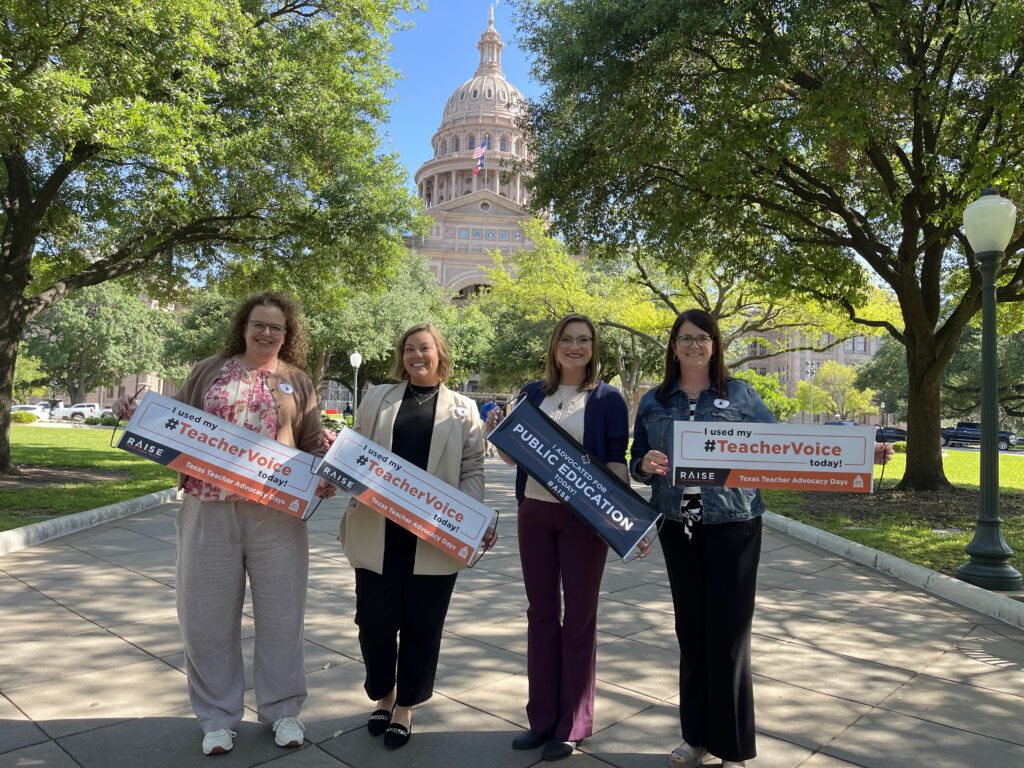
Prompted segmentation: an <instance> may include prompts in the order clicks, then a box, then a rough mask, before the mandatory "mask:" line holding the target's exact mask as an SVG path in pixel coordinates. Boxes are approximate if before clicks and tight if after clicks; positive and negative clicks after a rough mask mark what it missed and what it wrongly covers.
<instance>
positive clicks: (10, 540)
mask: <svg viewBox="0 0 1024 768" xmlns="http://www.w3.org/2000/svg"><path fill="white" fill-rule="evenodd" d="M177 498H178V489H177V488H168V489H167V490H164V491H156V492H155V493H149V494H146V495H145V496H138V497H137V498H134V499H128V500H127V501H119V502H116V503H114V504H108V505H107V506H105V507H97V508H96V509H87V510H86V511H84V512H76V513H75V514H73V515H65V516H64V517H55V518H53V519H52V520H41V521H40V522H38V523H32V524H31V525H26V526H23V527H21V528H15V529H14V530H12V531H3V532H2V533H0V555H6V554H8V553H10V552H17V551H18V550H19V549H25V548H26V547H32V546H35V545H36V544H42V543H43V542H44V541H49V540H50V539H56V538H57V537H59V536H67V535H68V534H69V533H75V532H77V531H82V530H85V529H86V528H92V527H93V526H94V525H99V524H100V523H106V522H109V521H111V520H118V519H120V518H122V517H128V516H129V515H134V514H135V513H137V512H142V511H144V510H147V509H151V508H153V507H158V506H160V505H161V504H166V503H167V502H169V501H174V500H175V499H177Z"/></svg>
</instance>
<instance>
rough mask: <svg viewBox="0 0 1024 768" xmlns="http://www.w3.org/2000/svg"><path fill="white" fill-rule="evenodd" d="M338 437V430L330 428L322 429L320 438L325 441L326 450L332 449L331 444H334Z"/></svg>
mask: <svg viewBox="0 0 1024 768" xmlns="http://www.w3.org/2000/svg"><path fill="white" fill-rule="evenodd" d="M337 439H338V434H337V433H336V432H331V430H329V429H323V430H321V434H320V440H321V441H322V443H323V448H324V450H325V451H328V450H330V448H331V446H332V445H334V441H335V440H337Z"/></svg>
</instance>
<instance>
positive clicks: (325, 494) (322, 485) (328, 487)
mask: <svg viewBox="0 0 1024 768" xmlns="http://www.w3.org/2000/svg"><path fill="white" fill-rule="evenodd" d="M337 492H338V489H337V487H336V486H335V485H334V484H333V483H329V482H327V481H326V480H324V479H323V478H320V482H318V483H317V484H316V491H314V493H315V494H316V495H317V496H319V497H320V498H321V499H330V498H332V497H333V496H334V494H336V493H337Z"/></svg>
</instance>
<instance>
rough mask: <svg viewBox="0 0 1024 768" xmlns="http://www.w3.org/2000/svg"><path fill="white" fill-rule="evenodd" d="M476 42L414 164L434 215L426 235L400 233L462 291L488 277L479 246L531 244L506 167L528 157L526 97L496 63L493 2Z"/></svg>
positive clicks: (522, 205) (516, 183)
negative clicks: (522, 125) (430, 152)
mask: <svg viewBox="0 0 1024 768" xmlns="http://www.w3.org/2000/svg"><path fill="white" fill-rule="evenodd" d="M476 47H477V50H478V51H480V63H479V64H478V65H477V68H476V72H474V73H473V76H472V77H471V78H470V79H469V80H467V81H466V82H464V83H463V84H462V85H460V86H459V87H458V88H456V89H455V90H454V91H453V92H452V95H451V96H450V97H449V98H448V101H447V102H445V106H444V113H443V114H442V116H441V126H440V127H439V128H438V129H437V131H436V132H435V133H434V136H433V138H432V139H431V144H432V146H433V148H434V156H433V157H432V158H431V159H430V160H428V161H427V162H425V163H424V164H423V165H422V166H420V168H419V170H417V171H416V176H415V182H416V191H417V194H418V195H419V198H420V200H422V201H423V205H424V207H425V208H426V209H427V213H428V215H429V216H430V218H431V219H433V223H432V225H431V227H430V231H429V234H428V235H427V236H426V237H409V238H407V239H406V245H407V246H408V247H409V248H411V249H413V250H415V251H416V252H417V253H420V254H422V255H423V256H425V257H426V258H427V259H428V260H429V263H430V268H431V270H432V271H433V272H434V275H435V277H437V280H438V282H439V283H441V285H443V286H445V287H446V288H450V289H452V290H453V291H455V292H457V293H459V294H461V296H462V297H466V296H469V295H471V294H472V293H473V292H474V291H476V289H477V288H478V286H481V285H486V284H487V283H488V280H487V278H486V277H485V276H484V274H483V272H482V271H481V267H483V268H490V267H491V266H493V265H492V262H491V259H490V257H488V256H487V254H486V253H485V251H494V250H499V249H500V250H501V252H502V253H503V255H508V254H511V253H514V252H515V251H518V250H519V249H521V248H524V247H531V245H532V244H531V243H529V242H528V241H526V239H525V235H524V234H523V230H522V228H521V227H520V224H521V223H522V222H523V221H526V220H527V219H529V218H530V217H529V215H528V214H527V212H526V203H528V202H529V199H530V194H529V191H528V190H527V188H526V179H525V177H524V175H523V174H522V173H518V172H516V171H514V170H513V168H512V165H513V163H515V162H516V161H518V160H524V159H526V158H527V150H526V142H525V140H524V137H523V133H522V131H520V130H519V128H518V127H517V125H516V122H517V119H518V118H519V116H520V115H521V114H522V113H523V110H524V109H525V101H524V99H523V95H522V94H521V93H520V92H519V89H518V88H516V87H515V86H514V85H512V83H510V82H508V80H506V79H505V73H504V72H503V71H502V69H501V51H502V49H503V48H504V47H505V46H504V44H503V43H502V42H501V35H499V34H498V32H497V30H496V29H495V28H494V10H493V8H492V10H491V16H490V20H489V21H488V24H487V29H485V30H484V32H483V34H482V35H480V40H479V41H478V42H477V44H476ZM484 144H486V146H487V149H486V150H485V154H484V167H483V169H482V170H481V171H480V172H479V173H478V174H477V175H474V174H473V169H474V168H476V166H477V163H478V158H476V157H474V155H473V153H474V150H477V149H478V148H479V147H480V146H481V145H484Z"/></svg>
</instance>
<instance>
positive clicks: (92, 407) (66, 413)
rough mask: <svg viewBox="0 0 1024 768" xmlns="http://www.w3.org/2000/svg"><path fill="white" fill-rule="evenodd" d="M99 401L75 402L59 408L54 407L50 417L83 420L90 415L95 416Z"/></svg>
mask: <svg viewBox="0 0 1024 768" xmlns="http://www.w3.org/2000/svg"><path fill="white" fill-rule="evenodd" d="M99 409H100V406H99V403H75V404H74V405H67V406H63V407H61V408H54V409H53V412H52V413H51V414H50V418H51V419H55V420H56V419H71V421H84V420H85V419H87V418H88V417H90V416H95V415H96V413H97V411H99Z"/></svg>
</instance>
